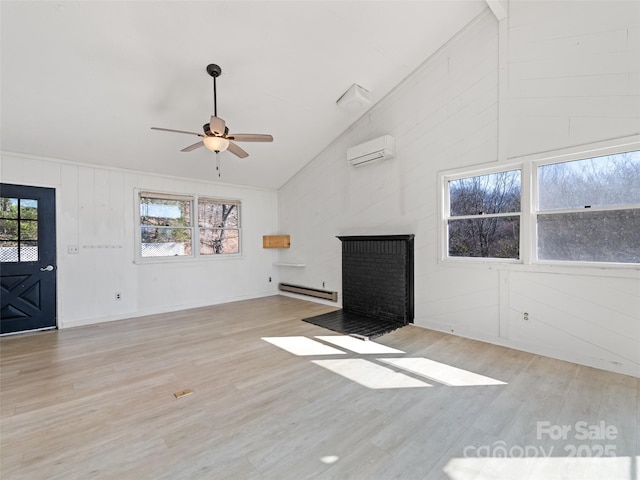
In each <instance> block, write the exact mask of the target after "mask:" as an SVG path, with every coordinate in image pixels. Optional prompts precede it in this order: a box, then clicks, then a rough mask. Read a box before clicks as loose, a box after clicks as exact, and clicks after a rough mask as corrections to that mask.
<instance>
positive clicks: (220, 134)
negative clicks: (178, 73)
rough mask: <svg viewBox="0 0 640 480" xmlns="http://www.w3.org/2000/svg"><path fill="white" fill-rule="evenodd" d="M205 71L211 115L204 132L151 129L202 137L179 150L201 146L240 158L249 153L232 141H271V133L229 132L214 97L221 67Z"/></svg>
mask: <svg viewBox="0 0 640 480" xmlns="http://www.w3.org/2000/svg"><path fill="white" fill-rule="evenodd" d="M207 73H208V74H209V75H211V76H212V77H213V115H211V118H210V120H209V123H205V124H204V125H203V126H202V129H203V130H204V134H202V133H196V132H187V131H184V130H173V129H171V128H160V127H151V129H152V130H162V131H163V132H173V133H186V134H187V135H197V136H199V137H202V140H200V141H199V142H197V143H194V144H193V145H189V146H188V147H185V148H183V149H182V150H180V151H181V152H190V151H192V150H195V149H196V148H200V147H202V146H205V147H207V148H208V149H209V150H211V151H212V152H216V153H218V152H223V151H225V150H229V151H230V152H231V153H233V154H234V155H236V156H237V157H240V158H245V157H248V156H249V154H248V153H247V152H245V151H244V150H243V149H242V148H240V147H239V146H238V145H236V144H235V143H234V142H273V137H272V136H271V135H266V134H260V133H229V128H228V127H227V126H226V124H225V121H224V120H223V119H222V118H220V117H218V104H217V99H216V78H218V77H219V76H220V74H221V73H222V69H221V68H220V67H219V66H218V65H215V64H213V63H212V64H210V65H207Z"/></svg>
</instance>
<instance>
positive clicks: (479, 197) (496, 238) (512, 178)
mask: <svg viewBox="0 0 640 480" xmlns="http://www.w3.org/2000/svg"><path fill="white" fill-rule="evenodd" d="M520 179H521V173H520V170H509V171H501V172H496V173H490V174H487V175H478V176H473V177H463V178H457V179H451V180H448V198H449V205H448V207H449V208H448V210H449V214H448V216H447V244H448V255H449V256H450V257H485V258H509V259H518V258H519V256H520V255H519V252H520V181H521V180H520Z"/></svg>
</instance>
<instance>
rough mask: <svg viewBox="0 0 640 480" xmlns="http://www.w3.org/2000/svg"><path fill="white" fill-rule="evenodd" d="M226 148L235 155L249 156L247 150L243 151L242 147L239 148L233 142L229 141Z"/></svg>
mask: <svg viewBox="0 0 640 480" xmlns="http://www.w3.org/2000/svg"><path fill="white" fill-rule="evenodd" d="M227 150H228V151H230V152H231V153H233V154H234V155H235V156H236V157H240V158H246V157H248V156H249V154H248V153H247V152H245V151H244V150H243V149H241V148H240V147H239V146H238V145H236V144H235V143H233V142H229V146H228V147H227Z"/></svg>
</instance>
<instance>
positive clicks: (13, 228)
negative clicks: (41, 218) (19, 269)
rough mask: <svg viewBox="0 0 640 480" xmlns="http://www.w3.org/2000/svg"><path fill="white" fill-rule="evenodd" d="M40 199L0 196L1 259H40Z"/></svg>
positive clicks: (16, 260) (24, 260) (23, 260)
mask: <svg viewBox="0 0 640 480" xmlns="http://www.w3.org/2000/svg"><path fill="white" fill-rule="evenodd" d="M38 258H39V254H38V201H37V200H34V199H28V198H9V197H0V261H1V262H36V261H38Z"/></svg>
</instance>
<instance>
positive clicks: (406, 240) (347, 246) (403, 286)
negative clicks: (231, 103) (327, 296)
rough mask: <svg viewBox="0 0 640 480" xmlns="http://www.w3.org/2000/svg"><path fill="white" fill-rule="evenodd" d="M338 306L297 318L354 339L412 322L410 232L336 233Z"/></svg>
mask: <svg viewBox="0 0 640 480" xmlns="http://www.w3.org/2000/svg"><path fill="white" fill-rule="evenodd" d="M338 238H339V239H340V240H341V242H342V310H337V311H334V312H329V313H326V314H323V315H317V316H315V317H310V318H305V319H303V320H304V321H306V322H309V323H313V324H314V325H318V326H321V327H324V328H328V329H329V330H333V331H337V332H340V333H345V334H347V335H352V336H354V337H357V338H362V339H369V338H376V337H379V336H381V335H384V334H385V333H389V332H391V331H393V330H396V329H398V328H400V327H403V326H404V325H407V324H408V323H413V317H414V292H413V256H414V252H413V239H414V235H413V234H410V235H364V236H363V235H359V236H339V237H338Z"/></svg>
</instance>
